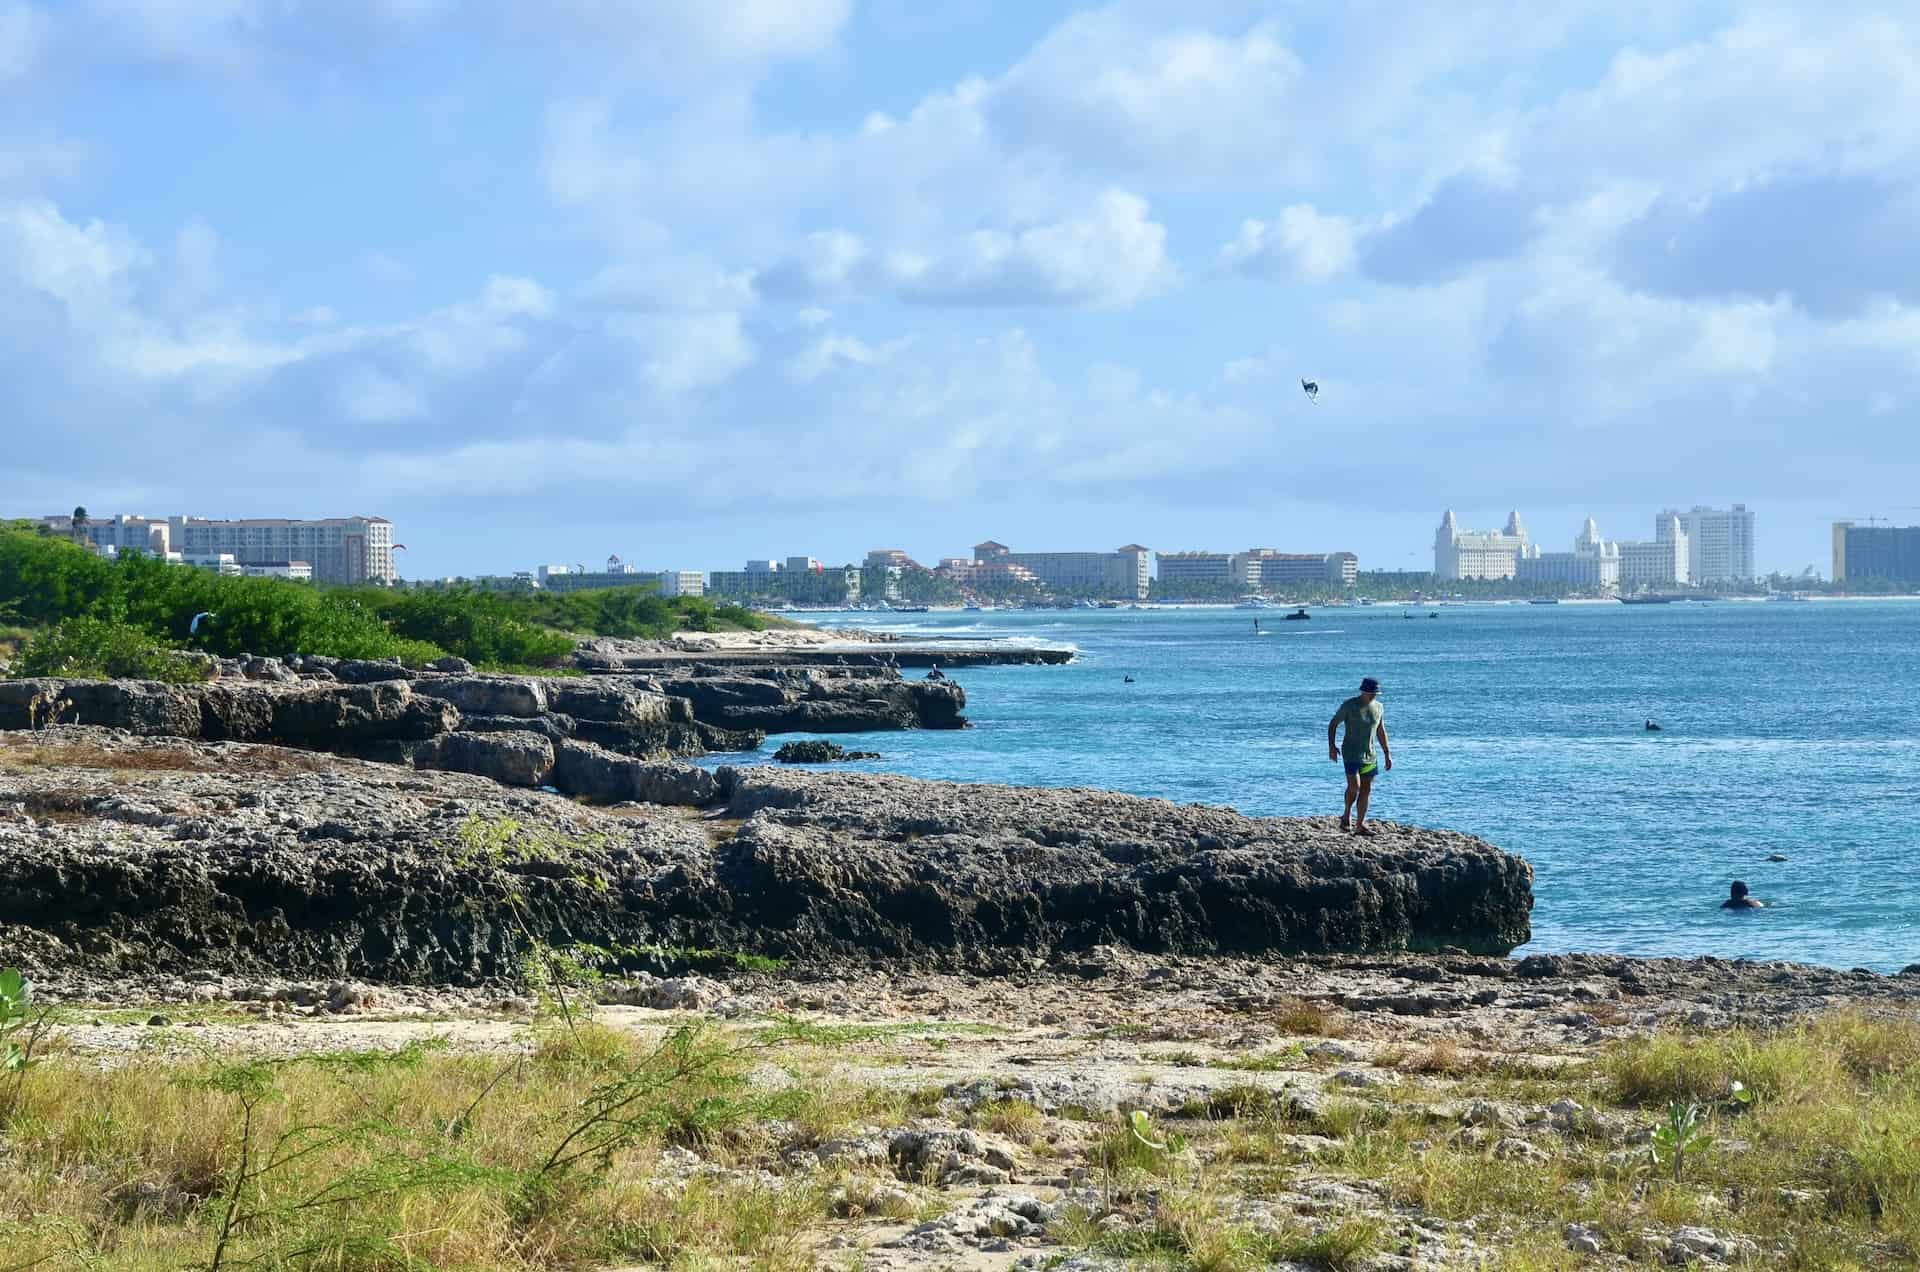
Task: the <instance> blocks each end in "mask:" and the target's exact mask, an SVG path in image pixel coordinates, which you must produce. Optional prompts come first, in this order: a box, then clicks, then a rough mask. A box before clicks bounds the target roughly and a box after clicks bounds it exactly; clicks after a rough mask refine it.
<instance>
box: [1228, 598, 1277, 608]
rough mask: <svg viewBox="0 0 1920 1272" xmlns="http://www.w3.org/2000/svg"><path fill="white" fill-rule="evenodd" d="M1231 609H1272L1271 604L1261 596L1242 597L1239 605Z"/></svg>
mask: <svg viewBox="0 0 1920 1272" xmlns="http://www.w3.org/2000/svg"><path fill="white" fill-rule="evenodd" d="M1233 608H1235V609H1248V610H1263V609H1272V608H1273V603H1272V602H1271V601H1268V600H1267V599H1266V598H1265V597H1262V596H1247V597H1242V598H1241V600H1240V603H1239V604H1238V605H1236V606H1234V607H1233Z"/></svg>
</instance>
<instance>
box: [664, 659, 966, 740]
mask: <svg viewBox="0 0 1920 1272" xmlns="http://www.w3.org/2000/svg"><path fill="white" fill-rule="evenodd" d="M648 683H650V684H655V685H658V686H659V688H660V692H662V693H666V694H670V695H672V696H674V697H677V698H685V699H686V700H687V701H688V702H690V703H692V704H693V711H694V715H695V716H697V717H698V718H699V719H701V720H705V721H707V722H709V723H711V724H715V725H719V726H721V727H724V728H729V729H758V730H760V731H761V732H763V733H872V732H876V731H879V730H895V729H960V728H965V727H966V723H967V722H966V718H965V717H964V716H962V715H961V714H960V713H961V712H962V711H963V710H965V708H966V705H967V694H966V691H965V690H964V689H962V688H961V687H960V686H959V685H956V684H954V683H953V682H951V681H928V680H904V679H902V678H901V677H900V675H899V674H898V673H897V672H891V671H885V670H880V669H875V668H863V667H806V668H791V667H761V668H747V669H732V670H722V669H720V668H713V667H700V668H696V669H695V671H694V672H693V674H688V675H673V676H660V677H657V678H651V679H649V680H648Z"/></svg>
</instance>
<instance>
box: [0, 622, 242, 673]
mask: <svg viewBox="0 0 1920 1272" xmlns="http://www.w3.org/2000/svg"><path fill="white" fill-rule="evenodd" d="M12 674H13V675H14V676H16V677H29V676H62V677H66V678H69V679H79V680H112V679H122V678H124V679H129V680H164V681H166V682H168V683H169V684H188V683H191V682H193V681H196V680H204V679H205V678H206V674H205V672H204V671H203V670H202V669H201V668H200V667H198V666H196V665H195V664H194V662H193V660H192V659H189V658H182V657H181V656H180V655H179V654H178V653H176V652H174V651H173V650H170V649H167V648H165V647H164V646H162V645H161V644H160V643H159V642H158V641H156V640H154V639H153V638H152V637H151V636H148V635H147V634H146V633H145V632H142V631H139V630H137V629H135V628H132V627H127V626H124V625H123V624H119V623H106V622H102V621H100V620H99V619H97V618H70V619H68V620H67V621H66V622H64V623H61V624H59V625H58V626H57V627H51V628H48V629H47V630H46V631H44V632H41V633H40V634H39V635H38V636H35V637H34V638H33V639H32V640H30V641H28V642H27V645H26V648H25V649H23V650H22V651H21V653H20V658H19V660H18V661H17V662H15V663H14V665H13V667H12Z"/></svg>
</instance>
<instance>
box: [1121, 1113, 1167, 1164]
mask: <svg viewBox="0 0 1920 1272" xmlns="http://www.w3.org/2000/svg"><path fill="white" fill-rule="evenodd" d="M1127 1129H1128V1130H1129V1131H1130V1132H1132V1134H1133V1138H1135V1139H1136V1140H1139V1141H1140V1142H1141V1143H1142V1144H1144V1145H1146V1146H1147V1147H1148V1148H1150V1149H1152V1150H1154V1151H1155V1152H1156V1153H1164V1152H1166V1151H1167V1142H1166V1141H1165V1140H1163V1139H1158V1138H1155V1136H1154V1133H1153V1121H1152V1119H1151V1118H1149V1117H1148V1116H1147V1111H1146V1110H1145V1109H1135V1110H1134V1111H1133V1112H1132V1113H1131V1114H1129V1115H1128V1117H1127Z"/></svg>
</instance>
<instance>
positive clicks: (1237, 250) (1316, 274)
mask: <svg viewBox="0 0 1920 1272" xmlns="http://www.w3.org/2000/svg"><path fill="white" fill-rule="evenodd" d="M1353 262H1354V226H1353V223H1352V222H1351V221H1349V220H1347V218H1345V217H1343V216H1328V215H1326V214H1324V213H1321V212H1319V211H1316V210H1315V209H1314V207H1313V206H1312V205H1311V204H1307V203H1296V204H1294V205H1293V206H1291V207H1288V208H1284V209H1282V210H1281V213H1280V217H1279V219H1278V220H1275V221H1270V222H1269V221H1258V220H1253V219H1251V218H1249V219H1248V220H1245V221H1242V222H1241V223H1240V233H1239V236H1238V237H1236V238H1235V239H1234V240H1233V241H1232V242H1231V243H1228V244H1227V245H1226V246H1225V247H1223V248H1221V249H1220V263H1221V264H1222V265H1224V266H1226V267H1227V268H1228V269H1232V270H1236V271H1238V272H1240V273H1242V274H1247V275H1250V276H1253V277H1256V278H1300V279H1305V280H1307V281H1308V282H1316V283H1317V282H1324V281H1325V280H1326V279H1329V278H1332V277H1334V276H1336V275H1338V274H1344V273H1346V272H1347V271H1348V270H1349V269H1352V268H1353Z"/></svg>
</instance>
